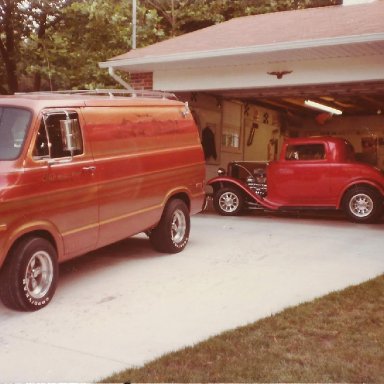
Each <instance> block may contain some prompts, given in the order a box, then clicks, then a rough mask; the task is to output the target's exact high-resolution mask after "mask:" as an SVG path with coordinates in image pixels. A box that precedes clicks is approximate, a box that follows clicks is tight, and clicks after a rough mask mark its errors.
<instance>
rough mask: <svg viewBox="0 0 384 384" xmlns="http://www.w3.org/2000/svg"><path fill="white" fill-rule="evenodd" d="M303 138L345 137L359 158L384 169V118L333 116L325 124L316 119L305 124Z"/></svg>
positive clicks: (301, 133)
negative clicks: (317, 136)
mask: <svg viewBox="0 0 384 384" xmlns="http://www.w3.org/2000/svg"><path fill="white" fill-rule="evenodd" d="M299 132H300V135H301V136H313V135H332V136H339V137H344V138H346V139H347V140H349V141H350V142H351V143H352V145H353V146H354V148H355V151H356V153H357V157H358V158H359V159H360V160H362V161H366V162H368V163H370V164H372V165H375V166H378V167H379V168H381V169H384V116H383V115H375V116H353V117H352V116H342V115H341V116H333V117H332V118H331V119H330V120H327V121H326V122H325V123H324V124H322V125H320V124H318V123H317V122H316V121H315V120H314V119H313V120H307V121H305V122H303V126H302V129H301V130H300V131H299Z"/></svg>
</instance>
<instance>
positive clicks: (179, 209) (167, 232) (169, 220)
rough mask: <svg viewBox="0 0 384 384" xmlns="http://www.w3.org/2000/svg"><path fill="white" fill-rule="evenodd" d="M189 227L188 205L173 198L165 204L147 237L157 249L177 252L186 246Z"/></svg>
mask: <svg viewBox="0 0 384 384" xmlns="http://www.w3.org/2000/svg"><path fill="white" fill-rule="evenodd" d="M190 227H191V224H190V217H189V210H188V207H187V206H186V204H185V203H184V201H182V200H180V199H174V200H171V201H170V202H169V203H168V204H167V205H166V206H165V208H164V212H163V215H162V216H161V219H160V222H159V224H158V225H157V227H156V228H154V229H153V230H152V231H151V232H150V234H149V239H150V241H151V243H152V245H153V247H154V248H155V249H156V250H157V251H159V252H165V253H177V252H180V251H182V250H183V249H184V248H185V247H186V245H187V243H188V239H189V231H190Z"/></svg>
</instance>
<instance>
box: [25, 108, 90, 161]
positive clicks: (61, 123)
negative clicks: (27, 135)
mask: <svg viewBox="0 0 384 384" xmlns="http://www.w3.org/2000/svg"><path fill="white" fill-rule="evenodd" d="M68 127H69V128H68ZM68 130H69V131H68ZM69 141H70V142H69ZM82 153H83V140H82V136H81V130H80V125H79V120H78V116H77V113H75V112H67V113H64V112H60V113H57V112H55V113H48V114H46V115H44V116H43V118H42V119H41V123H40V127H39V131H38V133H37V136H36V140H35V146H34V149H33V153H32V155H33V157H34V158H37V159H41V158H50V159H57V158H62V157H70V156H76V155H81V154H82Z"/></svg>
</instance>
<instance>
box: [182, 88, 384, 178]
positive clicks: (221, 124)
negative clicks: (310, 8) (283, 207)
mask: <svg viewBox="0 0 384 384" xmlns="http://www.w3.org/2000/svg"><path fill="white" fill-rule="evenodd" d="M178 97H179V98H180V99H182V100H187V101H188V102H189V103H190V106H191V109H192V111H193V112H194V116H195V120H196V122H197V124H198V126H199V129H200V132H201V133H202V132H203V130H204V129H205V128H209V129H210V130H212V131H213V134H214V136H215V146H216V148H215V151H214V152H213V153H211V154H210V155H209V156H208V157H207V158H206V161H207V172H208V176H214V175H215V173H216V171H217V168H218V167H219V166H220V167H224V168H225V167H226V165H227V164H228V162H230V161H241V160H246V161H269V160H274V159H277V158H278V154H279V152H280V147H281V144H282V141H283V139H284V137H286V136H289V137H298V136H324V135H331V136H339V137H344V138H346V139H347V140H349V141H350V142H351V143H352V145H353V146H354V148H355V152H356V158H357V160H359V161H363V162H366V163H369V164H371V165H374V166H377V167H379V168H381V169H384V81H365V82H354V83H352V82H350V83H338V84H321V85H319V84H317V85H312V86H311V85H305V86H285V87H269V88H252V89H247V88H241V89H231V90H220V91H209V92H196V93H193V92H192V93H189V94H188V93H179V94H178ZM307 100H310V101H313V102H316V103H319V104H321V105H322V106H326V107H331V108H334V109H336V110H339V111H340V115H338V114H336V113H329V112H325V111H322V110H320V109H318V108H314V107H311V106H309V105H307V104H306V101H307ZM226 110H228V112H227V113H226V112H225V111H226ZM255 111H258V112H256V118H255ZM226 116H227V117H226ZM266 116H267V119H266V118H265V117H266ZM237 123H238V125H237V126H236V124H237ZM254 127H256V130H255V129H253V128H254ZM236 129H237V132H236V134H235V135H232V139H230V140H235V139H236V144H234V145H231V144H230V145H229V146H228V145H227V142H226V140H227V139H228V137H227V138H226V131H228V132H229V133H230V134H231V133H233V132H235V131H236ZM253 135H254V136H253ZM271 144H272V146H273V147H272V148H271Z"/></svg>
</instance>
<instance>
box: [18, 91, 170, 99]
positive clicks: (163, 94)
mask: <svg viewBox="0 0 384 384" xmlns="http://www.w3.org/2000/svg"><path fill="white" fill-rule="evenodd" d="M31 94H32V95H52V94H54V95H88V96H109V97H110V98H115V97H150V98H158V99H173V100H177V96H176V95H175V94H174V93H171V92H163V91H150V90H137V89H134V90H132V91H130V90H127V89H78V90H63V91H38V92H18V93H16V95H31Z"/></svg>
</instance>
